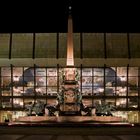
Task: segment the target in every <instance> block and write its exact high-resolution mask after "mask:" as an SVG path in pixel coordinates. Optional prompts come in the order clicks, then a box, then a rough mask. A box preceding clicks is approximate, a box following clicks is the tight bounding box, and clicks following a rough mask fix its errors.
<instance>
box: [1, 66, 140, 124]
mask: <svg viewBox="0 0 140 140" xmlns="http://www.w3.org/2000/svg"><path fill="white" fill-rule="evenodd" d="M64 69H65V68H47V67H43V68H34V67H1V78H0V79H1V102H0V110H1V111H0V118H1V122H3V121H4V119H6V118H8V119H9V120H13V119H15V118H17V117H19V116H25V115H27V112H26V111H25V108H26V106H27V105H28V104H29V103H30V102H36V101H37V100H41V101H42V102H44V103H45V104H47V105H56V104H57V99H56V97H57V94H58V93H59V92H60V91H61V88H62V87H61V82H62V77H61V73H62V71H63V70H64ZM77 70H78V74H79V78H78V83H79V90H80V92H81V93H82V102H83V104H84V105H86V106H89V107H93V106H95V104H101V102H102V100H104V101H105V102H106V103H109V104H112V105H115V106H116V110H115V111H113V115H115V116H121V117H123V118H124V121H129V122H135V123H136V122H139V100H138V99H139V90H138V89H139V87H140V86H139V82H140V81H139V76H140V75H139V71H140V70H139V68H138V67H107V68H104V67H101V68H96V67H95V68H77ZM15 77H16V78H15Z"/></svg>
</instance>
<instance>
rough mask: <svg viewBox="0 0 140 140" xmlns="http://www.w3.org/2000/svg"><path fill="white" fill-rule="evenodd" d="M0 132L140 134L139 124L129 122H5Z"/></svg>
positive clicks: (26, 133) (9, 133)
mask: <svg viewBox="0 0 140 140" xmlns="http://www.w3.org/2000/svg"><path fill="white" fill-rule="evenodd" d="M0 134H3V135H5V134H8V135H11V134H12V135H13V134H16V135H17V134H20V135H96V136H97V135H118V134H119V135H140V125H139V124H135V125H134V124H129V123H7V124H1V125H0Z"/></svg>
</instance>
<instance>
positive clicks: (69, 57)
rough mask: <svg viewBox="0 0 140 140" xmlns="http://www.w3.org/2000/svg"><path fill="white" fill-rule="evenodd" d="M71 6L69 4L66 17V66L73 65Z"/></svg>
mask: <svg viewBox="0 0 140 140" xmlns="http://www.w3.org/2000/svg"><path fill="white" fill-rule="evenodd" d="M71 9H72V7H71V6H69V17H68V33H67V64H66V65H67V66H74V51H73V22H72V15H71Z"/></svg>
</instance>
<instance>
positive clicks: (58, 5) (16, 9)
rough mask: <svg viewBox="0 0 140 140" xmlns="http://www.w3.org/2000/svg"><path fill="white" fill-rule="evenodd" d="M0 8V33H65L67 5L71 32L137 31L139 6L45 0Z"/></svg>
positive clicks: (82, 0) (11, 4)
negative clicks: (70, 19)
mask: <svg viewBox="0 0 140 140" xmlns="http://www.w3.org/2000/svg"><path fill="white" fill-rule="evenodd" d="M0 5H1V8H0V18H1V23H0V26H1V28H0V32H67V18H68V7H69V5H71V6H72V16H73V29H74V32H136V31H140V28H139V25H140V22H139V13H140V10H139V9H140V8H139V7H137V6H139V4H138V5H137V4H136V3H135V4H134V5H133V3H132V2H131V3H130V4H129V2H124V3H123V2H122V1H121V2H119V1H116V0H114V1H112V2H110V1H109V2H107V1H100V0H46V1H39V2H38V1H37V2H36V1H33V2H30V3H29V1H23V2H22V1H18V2H16V3H13V2H11V3H10V2H9V3H8V5H9V6H7V3H5V4H3V3H2V4H1V3H0Z"/></svg>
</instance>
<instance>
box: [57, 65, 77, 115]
mask: <svg viewBox="0 0 140 140" xmlns="http://www.w3.org/2000/svg"><path fill="white" fill-rule="evenodd" d="M78 89H79V85H78V81H76V68H71V67H70V68H65V69H64V79H63V84H62V94H63V97H64V102H63V104H61V105H60V109H61V112H63V115H64V114H70V115H71V114H74V113H76V112H78V111H80V107H79V105H78V102H77V101H78V96H77V95H79V94H80V93H79V90H78Z"/></svg>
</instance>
